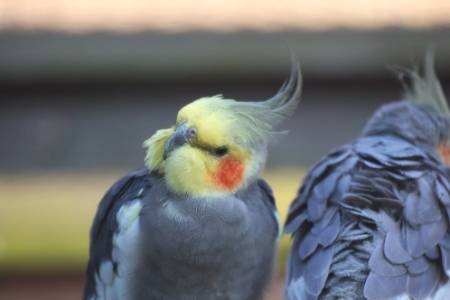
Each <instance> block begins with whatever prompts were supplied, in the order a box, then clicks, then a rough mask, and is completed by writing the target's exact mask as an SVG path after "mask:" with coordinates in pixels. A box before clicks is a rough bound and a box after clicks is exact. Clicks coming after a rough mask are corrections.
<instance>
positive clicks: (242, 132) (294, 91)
mask: <svg viewBox="0 0 450 300" xmlns="http://www.w3.org/2000/svg"><path fill="white" fill-rule="evenodd" d="M301 89H302V76H301V71H300V66H299V63H298V62H297V61H296V60H294V59H293V62H292V67H291V74H290V76H289V80H288V81H287V82H286V83H285V84H283V86H282V87H281V88H280V90H279V91H278V92H277V93H276V94H275V96H273V97H272V98H270V99H268V100H265V101H254V102H237V101H229V102H228V103H229V109H230V111H231V112H232V113H233V115H235V116H236V117H237V119H238V120H236V122H234V124H235V126H236V130H238V132H239V136H240V138H242V139H243V140H242V141H240V142H244V143H247V144H252V145H259V144H261V143H262V144H264V143H266V142H267V140H268V139H269V138H270V137H271V136H272V135H274V134H276V133H280V132H276V131H274V128H275V127H276V126H277V125H279V124H280V123H281V122H282V121H284V120H285V119H287V118H288V117H290V116H291V115H292V114H293V113H294V111H295V109H296V108H297V106H298V104H299V103H300V95H301Z"/></svg>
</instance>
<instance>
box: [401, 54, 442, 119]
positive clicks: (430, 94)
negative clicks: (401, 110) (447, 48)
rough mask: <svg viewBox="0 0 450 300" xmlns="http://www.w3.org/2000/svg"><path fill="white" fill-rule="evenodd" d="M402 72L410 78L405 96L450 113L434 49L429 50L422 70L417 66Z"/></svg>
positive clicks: (439, 110)
mask: <svg viewBox="0 0 450 300" xmlns="http://www.w3.org/2000/svg"><path fill="white" fill-rule="evenodd" d="M400 71H401V72H400V74H401V75H402V77H403V76H406V77H407V78H408V79H409V80H410V85H409V86H405V98H406V99H409V100H411V101H414V102H415V103H417V104H421V105H428V106H430V107H432V108H434V109H435V110H436V111H438V112H441V113H450V110H449V107H448V104H447V99H446V98H445V95H444V92H443V90H442V86H441V83H440V82H439V79H438V77H437V76H436V72H435V70H434V54H433V51H431V50H429V51H427V53H426V55H425V60H424V63H423V67H422V70H420V68H418V67H416V68H415V69H413V70H405V69H403V70H400Z"/></svg>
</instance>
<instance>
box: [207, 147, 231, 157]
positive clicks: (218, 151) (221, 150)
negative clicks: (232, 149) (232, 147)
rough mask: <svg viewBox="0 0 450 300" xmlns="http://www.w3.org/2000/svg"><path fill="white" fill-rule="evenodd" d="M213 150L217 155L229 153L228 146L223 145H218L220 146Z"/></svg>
mask: <svg viewBox="0 0 450 300" xmlns="http://www.w3.org/2000/svg"><path fill="white" fill-rule="evenodd" d="M211 152H212V154H213V155H215V156H218V157H222V156H224V155H225V154H227V153H228V148H227V147H225V146H222V147H218V148H215V149H213V150H212V151H211Z"/></svg>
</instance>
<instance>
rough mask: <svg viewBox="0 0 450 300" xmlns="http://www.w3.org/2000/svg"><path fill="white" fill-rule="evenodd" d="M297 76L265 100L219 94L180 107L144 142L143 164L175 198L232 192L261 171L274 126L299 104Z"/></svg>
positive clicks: (297, 72)
mask: <svg viewBox="0 0 450 300" xmlns="http://www.w3.org/2000/svg"><path fill="white" fill-rule="evenodd" d="M300 92H301V75H300V69H299V66H298V63H295V64H294V66H293V68H292V71H291V76H290V78H289V80H288V81H287V83H286V84H285V85H283V87H282V88H281V89H280V90H279V92H278V93H277V94H276V95H275V96H274V97H272V98H271V99H269V100H266V101H259V102H248V101H244V102H240V101H235V100H231V99H224V98H222V96H220V95H219V96H213V97H205V98H200V99H197V100H195V101H193V102H192V103H190V104H188V105H186V106H184V107H183V108H182V109H181V110H180V111H179V112H178V115H177V118H176V123H175V125H174V126H173V127H171V128H168V129H162V130H158V131H157V132H156V133H155V134H154V135H153V136H152V137H150V138H149V139H148V140H147V141H145V142H144V147H146V148H147V155H146V159H145V162H146V165H147V167H148V168H149V169H150V170H151V171H157V172H159V173H161V174H163V176H164V179H165V181H166V183H167V185H168V187H169V188H170V190H171V191H173V192H174V193H176V194H181V195H189V196H211V195H223V194H230V193H234V192H236V191H237V190H239V189H240V188H242V187H244V186H246V185H247V184H248V183H250V182H252V181H253V180H254V179H255V178H256V177H257V176H258V175H259V173H260V171H261V170H262V168H263V166H264V164H265V161H266V153H267V145H268V142H269V140H270V138H271V137H272V136H273V135H274V134H277V133H279V132H277V131H276V130H275V129H276V126H277V125H278V124H280V123H281V122H282V121H283V120H284V119H286V118H287V117H288V116H290V115H291V114H292V113H293V112H294V110H295V108H296V107H297V105H298V103H299V101H300Z"/></svg>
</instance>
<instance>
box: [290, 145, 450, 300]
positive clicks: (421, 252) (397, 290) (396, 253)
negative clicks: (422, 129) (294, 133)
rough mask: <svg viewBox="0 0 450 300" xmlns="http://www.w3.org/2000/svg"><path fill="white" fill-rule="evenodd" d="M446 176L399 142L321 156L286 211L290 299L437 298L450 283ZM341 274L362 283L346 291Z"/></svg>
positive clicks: (431, 159) (430, 159)
mask: <svg viewBox="0 0 450 300" xmlns="http://www.w3.org/2000/svg"><path fill="white" fill-rule="evenodd" d="M447 173H448V171H447V170H445V169H443V167H442V166H441V164H440V162H439V160H438V159H437V158H436V157H435V156H434V154H432V153H428V152H426V151H423V150H421V149H419V148H416V147H415V146H414V145H411V144H409V143H407V142H404V141H402V140H400V139H396V138H388V137H371V138H363V139H360V140H358V141H357V142H356V143H355V144H353V145H352V146H348V147H344V148H342V149H340V150H338V151H335V152H333V153H331V154H330V155H328V156H327V157H325V158H324V159H323V160H322V161H320V162H319V163H318V164H317V165H316V166H315V167H314V168H313V169H312V170H311V171H310V172H309V174H308V176H307V177H306V179H305V182H304V184H303V187H302V188H301V190H300V192H299V195H298V197H297V199H295V201H294V202H293V204H292V206H291V209H290V212H289V217H288V222H287V225H286V230H287V231H288V232H290V233H292V234H293V237H294V244H293V250H292V252H291V257H290V262H289V271H288V283H287V291H286V293H287V296H288V299H290V300H292V299H318V298H320V297H321V296H322V295H326V294H329V293H331V294H333V295H341V296H344V295H347V297H348V295H349V294H346V293H350V294H351V293H354V289H358V288H360V292H358V293H359V294H358V295H357V296H358V297H362V296H363V295H362V293H363V294H364V297H366V298H368V299H387V298H391V297H397V296H408V297H411V298H413V299H425V298H426V297H428V296H432V295H434V294H435V293H436V291H437V290H438V289H439V288H440V287H441V286H442V285H443V284H445V283H446V282H447V281H448V277H447V276H448V275H445V274H446V272H448V270H449V258H450V256H449V255H450V251H449V249H450V233H449V231H448V224H449V215H448V213H449V212H450V210H449V208H450V180H449V176H448V174H447ZM350 271H351V272H350ZM350 273H352V274H350ZM448 273H450V272H448ZM336 277H339V278H341V279H339V280H342V278H351V279H353V280H351V282H356V283H358V282H360V285H358V284H356V285H355V286H354V287H352V289H353V290H352V291H350V290H348V291H346V287H345V285H344V284H343V283H342V281H339V280H338V279H336ZM327 280H328V281H329V282H332V283H333V284H331V283H330V284H326V282H327ZM346 284H347V285H348V286H350V285H351V284H350V283H348V282H347V283H346ZM331 289H333V291H331ZM351 295H354V294H351Z"/></svg>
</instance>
